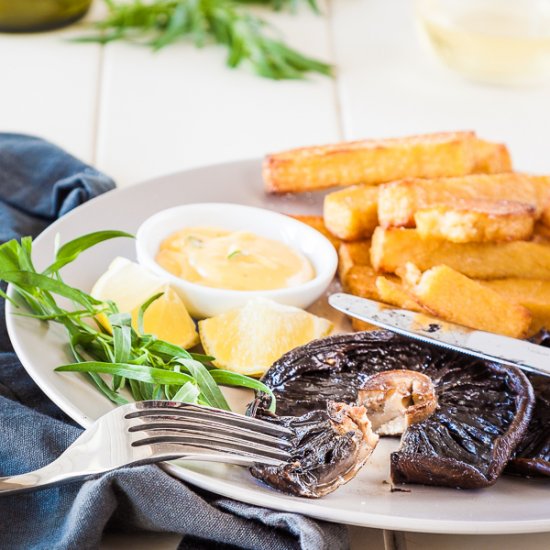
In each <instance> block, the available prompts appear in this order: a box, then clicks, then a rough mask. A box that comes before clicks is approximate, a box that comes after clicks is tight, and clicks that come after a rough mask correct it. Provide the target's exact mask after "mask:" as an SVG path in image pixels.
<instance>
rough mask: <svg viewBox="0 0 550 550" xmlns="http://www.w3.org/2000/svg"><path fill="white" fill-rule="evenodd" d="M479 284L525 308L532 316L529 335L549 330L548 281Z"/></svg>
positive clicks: (514, 280) (508, 280)
mask: <svg viewBox="0 0 550 550" xmlns="http://www.w3.org/2000/svg"><path fill="white" fill-rule="evenodd" d="M479 282H480V283H481V284H482V285H484V286H485V287H487V288H490V289H492V290H494V291H495V292H498V293H499V294H500V295H501V296H503V297H504V298H506V299H507V300H510V301H513V302H516V303H518V304H521V305H522V306H524V307H526V308H527V309H528V310H529V311H530V312H531V315H532V316H533V321H532V323H531V328H530V330H529V332H530V333H533V334H534V333H536V332H538V331H539V330H540V329H542V328H546V329H549V328H550V281H537V280H533V279H496V280H494V281H481V280H480V281H479Z"/></svg>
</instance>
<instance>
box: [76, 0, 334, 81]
mask: <svg viewBox="0 0 550 550" xmlns="http://www.w3.org/2000/svg"><path fill="white" fill-rule="evenodd" d="M298 1H303V0H151V1H146V2H144V1H143V0H131V1H129V2H127V1H120V0H105V2H106V4H107V8H108V14H107V16H106V18H105V19H103V20H101V21H99V22H97V23H95V24H94V25H95V27H96V29H97V30H98V31H99V32H98V33H97V34H93V35H91V36H85V37H81V38H77V39H76V40H77V41H78V42H99V43H102V44H106V43H108V42H112V41H115V40H126V41H132V42H139V43H143V44H146V45H148V46H150V47H152V48H153V49H154V50H159V49H161V48H164V47H165V46H168V45H169V44H172V43H174V42H176V41H178V40H181V39H182V38H189V39H191V40H192V41H193V42H194V44H195V45H196V46H198V47H202V46H204V45H206V44H207V43H217V44H221V45H223V46H225V47H226V48H227V49H228V56H227V64H228V65H229V66H230V67H237V66H239V65H241V64H242V63H244V62H246V63H248V64H250V66H251V67H252V69H253V70H254V71H255V72H256V73H257V74H259V75H260V76H263V77H266V78H272V79H277V80H280V79H296V78H302V77H303V76H304V75H305V74H306V73H310V72H312V73H320V74H323V75H331V74H332V67H331V66H330V65H329V64H327V63H325V62H323V61H318V60H316V59H313V58H311V57H308V56H306V55H303V54H301V53H300V52H298V51H297V50H295V49H293V48H291V47H289V46H287V45H286V44H285V43H284V42H283V41H282V40H280V39H279V38H278V37H277V35H276V34H275V33H274V32H273V29H272V28H271V27H270V26H269V25H268V23H267V22H266V21H264V20H263V19H261V18H260V17H258V16H256V15H254V14H252V13H251V12H250V10H249V9H248V8H246V7H244V6H243V5H242V4H248V3H257V4H267V5H270V6H271V7H273V8H274V9H282V8H284V7H291V8H292V7H294V6H295V5H296V3H297V2H298ZM306 1H307V3H308V4H309V5H310V6H311V7H312V9H313V10H315V11H318V7H317V3H316V0H306Z"/></svg>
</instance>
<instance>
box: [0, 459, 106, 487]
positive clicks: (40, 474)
mask: <svg viewBox="0 0 550 550" xmlns="http://www.w3.org/2000/svg"><path fill="white" fill-rule="evenodd" d="M66 466H67V464H66V463H65V464H64V465H63V464H62V463H61V461H59V460H55V461H54V462H52V463H51V464H48V465H47V466H44V468H40V469H39V470H35V471H34V472H29V473H27V474H20V475H15V476H7V477H0V495H9V494H11V493H21V492H27V491H33V490H35V489H39V488H41V487H48V486H50V485H62V484H64V483H69V482H71V481H76V480H77V479H86V478H90V477H93V475H96V474H99V473H101V472H94V473H93V474H90V472H74V471H67V470H66V469H65V471H63V469H64V468H66Z"/></svg>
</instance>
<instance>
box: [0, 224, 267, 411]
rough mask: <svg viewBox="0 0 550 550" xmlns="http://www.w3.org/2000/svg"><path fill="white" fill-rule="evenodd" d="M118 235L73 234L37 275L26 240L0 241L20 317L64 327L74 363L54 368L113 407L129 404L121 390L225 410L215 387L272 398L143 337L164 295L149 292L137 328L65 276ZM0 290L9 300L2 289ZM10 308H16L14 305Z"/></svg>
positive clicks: (2, 272)
mask: <svg viewBox="0 0 550 550" xmlns="http://www.w3.org/2000/svg"><path fill="white" fill-rule="evenodd" d="M117 237H129V238H131V237H132V235H130V234H128V233H125V232H122V231H98V232H95V233H90V234H88V235H84V236H82V237H79V238H77V239H74V240H72V241H70V242H68V243H66V244H65V245H63V246H61V247H60V248H59V249H58V250H57V253H56V256H55V259H54V261H53V263H52V264H51V265H49V266H48V267H47V268H46V269H44V270H43V271H42V272H38V271H37V270H36V269H35V267H34V264H33V261H32V239H31V238H30V237H24V238H23V239H21V242H18V241H16V240H11V241H8V242H6V243H4V244H2V245H1V246H0V281H4V282H7V283H10V284H11V285H12V286H13V287H14V288H15V289H16V291H17V293H18V294H19V296H20V297H21V298H22V300H23V302H24V303H25V304H26V305H27V308H28V310H30V313H29V312H24V311H20V312H19V314H20V315H26V316H31V317H34V318H36V319H39V320H41V321H54V322H57V323H60V324H61V325H63V326H64V327H65V329H66V330H67V333H68V336H69V348H70V350H71V352H72V355H73V357H74V362H73V363H69V364H67V365H62V366H60V367H58V368H57V369H56V370H57V371H61V372H82V373H85V374H86V375H87V376H88V377H89V379H90V380H91V381H92V382H93V383H94V384H95V386H96V387H97V388H98V389H99V390H100V391H101V392H102V393H103V394H104V395H105V396H106V397H108V398H109V399H110V400H111V401H113V402H115V403H117V404H124V403H127V402H128V400H127V399H126V397H125V396H124V394H123V393H122V390H123V389H124V388H127V389H128V390H129V392H130V394H131V395H132V397H133V399H135V400H145V399H170V400H174V401H185V402H191V403H199V404H203V405H208V406H211V407H216V408H220V409H226V410H229V405H228V403H227V401H226V399H225V398H224V396H223V393H222V392H221V390H220V387H219V386H220V385H226V386H238V387H244V388H251V389H254V390H256V391H259V392H264V393H268V394H269V395H271V396H273V394H272V392H271V390H270V389H269V388H267V386H265V385H264V384H262V382H260V381H258V380H254V379H253V378H249V377H248V376H244V375H241V374H237V373H233V372H228V371H224V370H221V369H216V368H214V367H213V365H212V363H211V360H212V359H213V358H212V357H209V356H206V355H202V354H199V353H190V352H188V351H187V350H185V349H183V348H181V347H180V346H176V345H174V344H172V343H170V342H166V341H164V340H161V339H159V338H157V337H156V336H154V335H152V334H145V333H144V332H143V316H144V314H145V312H146V310H147V308H148V307H149V306H150V305H151V303H153V302H154V300H156V299H158V298H159V297H160V296H161V295H162V294H156V295H154V296H152V297H151V298H149V299H148V300H147V301H146V302H145V303H144V304H143V305H142V306H141V308H140V309H139V313H138V322H137V325H138V330H135V329H134V327H133V326H132V318H131V315H130V314H129V313H121V312H119V311H118V309H117V306H116V304H115V303H114V302H110V301H105V302H104V301H100V300H97V299H95V298H94V297H93V296H90V295H89V294H88V293H86V292H84V291H82V290H80V289H77V288H74V287H71V286H69V285H67V284H66V283H65V282H64V281H63V278H62V276H61V269H62V268H63V267H65V266H66V265H68V264H69V263H71V262H73V261H74V260H76V259H77V258H78V256H79V255H80V254H81V253H82V252H84V251H85V250H88V249H89V248H90V247H92V246H94V245H96V244H98V243H101V242H104V241H106V240H108V239H113V238H117ZM0 295H1V296H2V297H4V298H6V299H10V298H8V296H7V295H6V294H5V293H4V292H2V291H1V290H0ZM55 296H61V297H63V298H66V299H68V300H70V301H71V302H72V303H73V304H74V308H73V309H70V310H68V309H65V308H63V307H61V306H60V305H59V304H58V303H57V301H56V298H55ZM14 305H15V306H17V307H19V306H18V304H17V302H15V303H14ZM100 314H103V315H105V316H107V318H108V320H109V326H110V328H111V330H110V331H108V330H107V329H106V328H105V327H104V326H102V325H101V324H99V323H98V322H97V321H96V320H97V317H98V315H100ZM274 409H275V400H274V398H273V399H272V410H274Z"/></svg>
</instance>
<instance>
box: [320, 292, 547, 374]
mask: <svg viewBox="0 0 550 550" xmlns="http://www.w3.org/2000/svg"><path fill="white" fill-rule="evenodd" d="M328 302H329V304H330V305H331V306H332V307H333V308H334V309H337V310H338V311H341V312H342V313H345V314H346V315H350V316H351V317H355V318H356V319H360V320H361V321H366V322H367V323H371V324H373V325H376V326H378V327H381V328H384V329H387V330H389V331H391V332H395V333H397V334H401V335H402V336H408V337H409V338H414V339H416V340H420V341H422V342H427V343H430V344H434V345H436V346H441V347H444V348H447V349H451V350H454V351H458V352H460V353H465V354H467V355H472V356H473V357H478V358H480V359H486V360H488V361H494V362H496V363H500V364H503V365H511V366H514V367H518V368H520V369H522V370H525V371H528V372H531V373H535V374H541V375H543V376H550V348H546V347H543V346H538V345H536V344H532V343H531V342H526V341H524V340H518V339H516V338H510V337H508V336H501V335H499V334H493V333H491V332H484V331H481V330H474V329H470V328H467V327H464V326H462V325H456V324H454V323H449V322H447V321H442V320H440V319H436V318H435V317H430V316H429V315H425V314H423V313H415V312H412V311H408V310H405V309H396V308H392V307H391V306H387V305H386V304H382V303H380V302H375V301H374V300H368V299H366V298H359V297H357V296H352V295H350V294H343V293H337V294H332V295H331V296H330V297H329V299H328Z"/></svg>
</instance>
